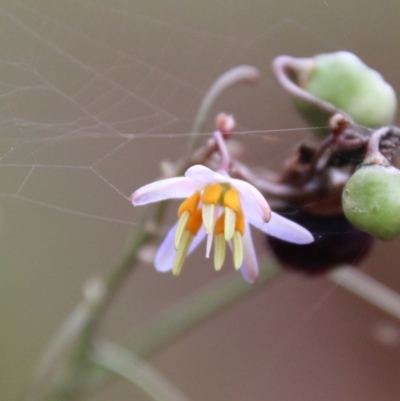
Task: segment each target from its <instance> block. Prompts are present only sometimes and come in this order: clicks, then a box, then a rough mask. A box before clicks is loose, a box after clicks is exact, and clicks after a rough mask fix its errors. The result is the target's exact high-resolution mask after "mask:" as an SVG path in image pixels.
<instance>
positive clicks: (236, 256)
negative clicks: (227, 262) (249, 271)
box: [232, 231, 243, 270]
mask: <svg viewBox="0 0 400 401" xmlns="http://www.w3.org/2000/svg"><path fill="white" fill-rule="evenodd" d="M232 248H233V249H232V251H233V265H234V266H235V269H236V270H238V269H240V266H242V263H243V242H242V236H241V235H240V233H239V232H238V231H235V234H234V235H233V238H232Z"/></svg>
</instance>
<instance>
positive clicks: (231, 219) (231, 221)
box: [224, 207, 236, 241]
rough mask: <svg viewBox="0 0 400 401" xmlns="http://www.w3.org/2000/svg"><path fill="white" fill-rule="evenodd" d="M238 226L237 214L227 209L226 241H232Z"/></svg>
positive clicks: (225, 220) (225, 221) (225, 223)
mask: <svg viewBox="0 0 400 401" xmlns="http://www.w3.org/2000/svg"><path fill="white" fill-rule="evenodd" d="M235 226H236V213H235V212H234V211H233V210H232V209H230V208H229V207H225V219H224V233H225V240H226V241H230V240H231V239H232V237H233V234H234V233H235Z"/></svg>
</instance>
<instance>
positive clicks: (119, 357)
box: [92, 341, 188, 401]
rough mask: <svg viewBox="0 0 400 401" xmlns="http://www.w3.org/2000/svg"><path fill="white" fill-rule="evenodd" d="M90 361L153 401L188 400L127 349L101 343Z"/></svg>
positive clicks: (150, 366) (158, 373)
mask: <svg viewBox="0 0 400 401" xmlns="http://www.w3.org/2000/svg"><path fill="white" fill-rule="evenodd" d="M92 361H93V362H94V363H95V364H96V365H98V366H100V367H101V368H104V369H106V370H108V371H109V372H111V373H113V374H115V375H118V376H120V377H122V378H124V379H126V380H128V381H129V382H130V383H132V384H134V385H135V386H136V387H138V388H140V389H141V390H142V391H143V392H144V393H145V394H147V395H148V396H149V397H150V398H151V399H153V400H154V401H188V398H187V397H186V396H185V395H184V394H182V392H181V391H180V390H179V389H178V388H177V387H176V386H175V385H173V384H172V383H171V382H170V381H169V380H167V378H165V377H164V376H163V375H162V374H161V373H160V372H158V371H157V370H156V369H155V368H154V367H153V366H152V365H150V364H149V363H146V362H145V361H143V360H142V359H141V358H139V357H138V356H136V355H135V354H133V353H132V352H130V351H129V350H127V349H124V348H122V347H119V346H117V345H115V344H112V343H109V342H105V341H102V342H100V343H98V344H96V347H95V351H94V353H93V355H92Z"/></svg>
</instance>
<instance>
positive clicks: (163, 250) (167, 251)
mask: <svg viewBox="0 0 400 401" xmlns="http://www.w3.org/2000/svg"><path fill="white" fill-rule="evenodd" d="M176 228H177V224H175V225H174V226H173V227H172V228H171V229H170V230H169V232H168V234H167V236H166V237H165V238H164V241H163V242H162V243H161V245H160V247H159V248H158V251H157V253H156V257H155V258H154V267H155V268H156V270H157V271H159V272H162V273H165V272H169V271H171V270H172V266H173V265H174V259H175V254H176V250H175V247H174V241H175V232H176ZM205 236H206V232H205V230H204V228H201V229H200V231H199V232H198V233H197V235H196V236H195V237H194V239H193V241H192V244H191V245H190V248H189V251H188V256H189V255H190V254H191V253H192V252H193V251H194V250H195V249H196V248H197V247H198V246H199V244H200V242H201V241H203V239H204V238H205Z"/></svg>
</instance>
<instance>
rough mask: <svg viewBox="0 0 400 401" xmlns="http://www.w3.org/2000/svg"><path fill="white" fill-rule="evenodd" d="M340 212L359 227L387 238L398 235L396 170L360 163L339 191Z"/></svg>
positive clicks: (399, 182)
mask: <svg viewBox="0 0 400 401" xmlns="http://www.w3.org/2000/svg"><path fill="white" fill-rule="evenodd" d="M342 205H343V212H344V214H345V215H346V217H347V219H348V220H349V221H350V222H351V223H352V224H353V225H354V226H355V227H357V228H359V229H360V230H363V231H366V232H368V233H369V234H371V235H373V236H375V237H377V238H379V239H381V240H383V241H390V240H392V239H394V238H396V237H397V236H399V235H400V170H398V169H397V168H395V167H393V166H390V165H389V166H384V165H380V164H372V165H366V166H362V167H360V168H359V169H358V170H357V171H356V172H355V173H354V174H353V175H352V176H351V177H350V179H349V180H348V181H347V183H346V185H345V187H344V190H343V194H342Z"/></svg>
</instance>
